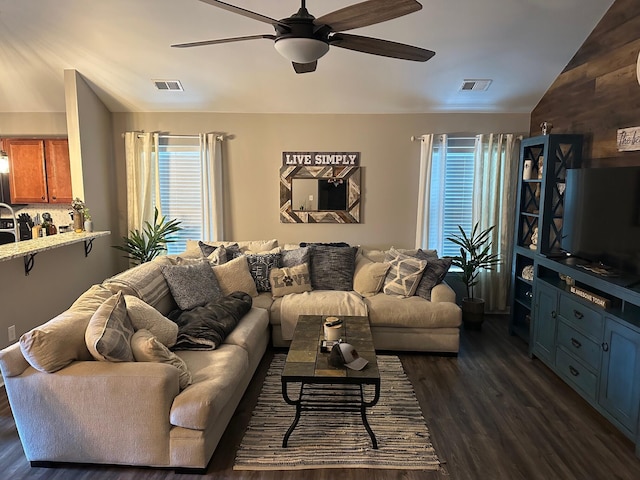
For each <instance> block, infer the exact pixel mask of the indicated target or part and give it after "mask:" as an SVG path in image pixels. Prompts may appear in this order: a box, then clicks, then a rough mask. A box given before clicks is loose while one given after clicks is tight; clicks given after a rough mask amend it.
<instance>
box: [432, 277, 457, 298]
mask: <svg viewBox="0 0 640 480" xmlns="http://www.w3.org/2000/svg"><path fill="white" fill-rule="evenodd" d="M431 301H432V302H451V303H456V292H455V291H454V290H453V288H451V287H450V286H449V285H448V284H447V283H446V282H441V283H439V284H438V285H436V286H435V287H433V288H432V289H431Z"/></svg>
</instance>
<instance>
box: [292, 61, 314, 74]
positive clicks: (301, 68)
mask: <svg viewBox="0 0 640 480" xmlns="http://www.w3.org/2000/svg"><path fill="white" fill-rule="evenodd" d="M291 64H292V65H293V69H294V70H295V71H296V73H311V72H315V71H316V67H317V66H318V61H317V60H316V61H315V62H311V63H296V62H291Z"/></svg>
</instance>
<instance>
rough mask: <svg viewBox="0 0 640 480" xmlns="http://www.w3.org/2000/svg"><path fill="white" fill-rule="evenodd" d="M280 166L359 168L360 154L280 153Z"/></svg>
mask: <svg viewBox="0 0 640 480" xmlns="http://www.w3.org/2000/svg"><path fill="white" fill-rule="evenodd" d="M282 165H285V166H294V165H301V166H317V167H322V166H338V167H340V166H344V167H359V166H360V152H282Z"/></svg>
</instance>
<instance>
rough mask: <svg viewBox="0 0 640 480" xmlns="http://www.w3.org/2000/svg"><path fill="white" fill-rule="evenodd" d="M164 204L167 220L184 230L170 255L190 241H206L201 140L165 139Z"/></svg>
mask: <svg viewBox="0 0 640 480" xmlns="http://www.w3.org/2000/svg"><path fill="white" fill-rule="evenodd" d="M158 163H159V169H158V172H159V180H160V202H161V205H162V214H163V215H164V216H166V217H167V219H173V218H175V219H177V220H179V221H180V222H181V224H180V226H181V227H182V230H181V231H180V232H178V233H175V234H173V235H172V236H171V237H170V238H171V239H172V240H173V242H172V243H169V244H168V245H167V247H168V248H167V250H168V253H170V254H175V253H180V252H183V251H184V250H185V249H186V243H187V240H188V239H192V240H193V239H199V238H202V193H201V177H202V173H201V166H200V147H199V142H198V139H197V138H179V137H177V138H166V139H161V144H160V150H159V152H158Z"/></svg>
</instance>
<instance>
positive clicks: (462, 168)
mask: <svg viewBox="0 0 640 480" xmlns="http://www.w3.org/2000/svg"><path fill="white" fill-rule="evenodd" d="M445 138H446V143H443V142H434V147H433V163H432V170H431V187H430V195H429V230H428V232H429V242H428V245H429V248H430V249H436V250H438V255H439V256H441V257H443V256H455V255H459V254H460V247H458V246H457V245H455V244H454V243H453V242H450V241H448V240H447V237H450V236H451V235H456V234H459V233H460V230H458V225H460V226H461V227H462V228H463V229H464V231H465V232H470V231H471V228H472V205H473V171H474V167H473V159H474V147H475V137H452V136H447V137H445ZM443 150H444V151H443Z"/></svg>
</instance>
